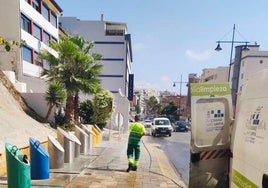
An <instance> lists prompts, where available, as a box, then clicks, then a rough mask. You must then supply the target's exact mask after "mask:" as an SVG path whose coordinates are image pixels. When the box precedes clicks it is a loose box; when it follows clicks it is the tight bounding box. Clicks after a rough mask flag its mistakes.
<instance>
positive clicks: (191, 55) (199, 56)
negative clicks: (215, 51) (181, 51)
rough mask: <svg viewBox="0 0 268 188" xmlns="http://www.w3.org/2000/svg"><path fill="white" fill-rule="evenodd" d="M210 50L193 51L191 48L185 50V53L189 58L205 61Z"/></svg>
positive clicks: (208, 56) (208, 57) (209, 54)
mask: <svg viewBox="0 0 268 188" xmlns="http://www.w3.org/2000/svg"><path fill="white" fill-rule="evenodd" d="M211 54H212V52H211V51H204V52H199V53H198V52H194V51H192V50H186V52H185V55H186V56H187V57H189V58H190V59H193V60H196V61H206V60H208V59H210V56H211Z"/></svg>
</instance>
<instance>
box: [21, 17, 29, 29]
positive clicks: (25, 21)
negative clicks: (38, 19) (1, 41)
mask: <svg viewBox="0 0 268 188" xmlns="http://www.w3.org/2000/svg"><path fill="white" fill-rule="evenodd" d="M21 28H22V29H23V30H24V31H27V32H28V33H31V21H30V19H28V18H27V17H26V16H25V15H23V14H21Z"/></svg>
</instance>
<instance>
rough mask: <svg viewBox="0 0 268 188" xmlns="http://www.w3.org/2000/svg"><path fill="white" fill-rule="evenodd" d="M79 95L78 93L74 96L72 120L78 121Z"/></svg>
mask: <svg viewBox="0 0 268 188" xmlns="http://www.w3.org/2000/svg"><path fill="white" fill-rule="evenodd" d="M78 108H79V96H78V93H76V94H75V96H74V120H75V121H76V122H78V116H79V115H78Z"/></svg>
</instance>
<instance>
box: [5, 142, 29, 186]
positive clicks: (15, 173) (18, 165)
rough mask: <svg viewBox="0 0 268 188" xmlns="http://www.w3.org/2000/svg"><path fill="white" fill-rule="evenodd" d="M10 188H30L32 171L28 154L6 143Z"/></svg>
mask: <svg viewBox="0 0 268 188" xmlns="http://www.w3.org/2000/svg"><path fill="white" fill-rule="evenodd" d="M5 149H6V163H7V184H8V188H30V187H31V173H30V164H29V162H28V160H27V156H26V155H23V153H22V152H21V151H20V150H19V149H18V148H17V147H16V146H15V145H12V144H10V143H6V144H5Z"/></svg>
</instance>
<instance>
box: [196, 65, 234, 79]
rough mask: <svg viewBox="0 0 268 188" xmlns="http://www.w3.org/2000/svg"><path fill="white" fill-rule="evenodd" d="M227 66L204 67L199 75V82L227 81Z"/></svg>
mask: <svg viewBox="0 0 268 188" xmlns="http://www.w3.org/2000/svg"><path fill="white" fill-rule="evenodd" d="M228 71H229V68H228V67H217V68H206V69H203V71H202V74H201V76H200V81H201V82H227V81H228Z"/></svg>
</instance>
